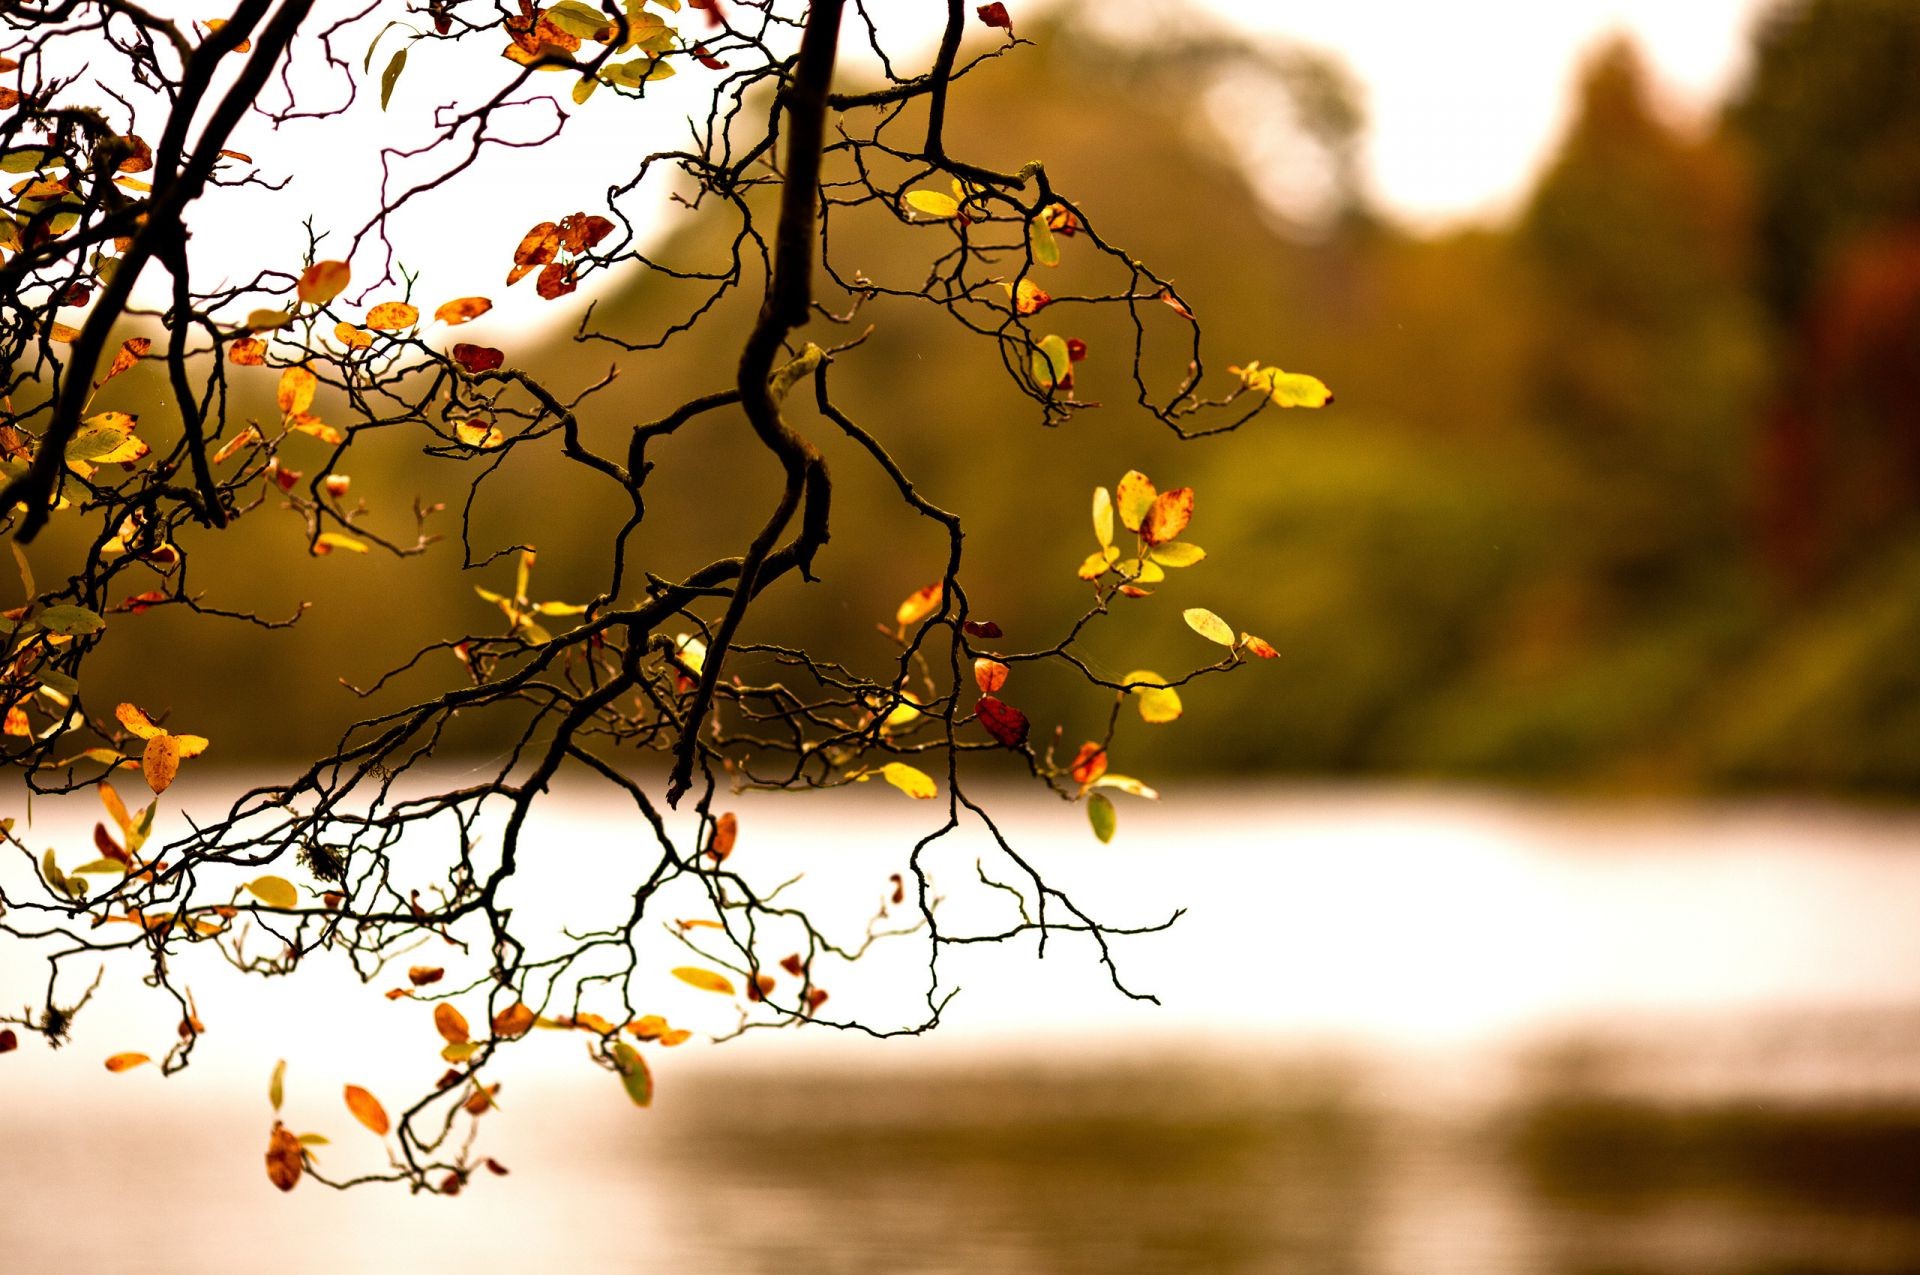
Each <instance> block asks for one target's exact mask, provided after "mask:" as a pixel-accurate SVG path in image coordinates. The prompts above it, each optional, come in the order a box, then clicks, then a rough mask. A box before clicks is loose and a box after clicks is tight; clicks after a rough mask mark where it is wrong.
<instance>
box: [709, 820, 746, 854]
mask: <svg viewBox="0 0 1920 1275" xmlns="http://www.w3.org/2000/svg"><path fill="white" fill-rule="evenodd" d="M739 835H740V820H739V819H738V818H737V817H735V815H734V813H733V811H731V810H729V811H727V812H726V813H725V814H723V815H721V816H720V817H719V818H718V819H716V820H714V824H713V837H712V839H711V840H710V841H708V842H707V856H708V857H709V858H711V859H712V860H713V861H714V862H715V863H724V862H726V859H727V856H728V855H730V854H732V853H733V842H734V838H736V837H738V836H739Z"/></svg>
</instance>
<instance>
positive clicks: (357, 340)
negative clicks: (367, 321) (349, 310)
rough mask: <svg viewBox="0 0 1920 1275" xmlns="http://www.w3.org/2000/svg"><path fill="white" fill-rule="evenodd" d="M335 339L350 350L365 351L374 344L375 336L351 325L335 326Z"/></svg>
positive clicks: (340, 324)
mask: <svg viewBox="0 0 1920 1275" xmlns="http://www.w3.org/2000/svg"><path fill="white" fill-rule="evenodd" d="M333 337H334V340H336V341H338V342H340V344H342V345H344V346H346V347H347V348H348V349H349V350H364V349H366V348H367V347H368V346H370V345H372V344H373V334H372V333H371V332H367V331H365V330H363V329H361V328H357V327H355V326H353V324H351V323H336V324H334V325H333Z"/></svg>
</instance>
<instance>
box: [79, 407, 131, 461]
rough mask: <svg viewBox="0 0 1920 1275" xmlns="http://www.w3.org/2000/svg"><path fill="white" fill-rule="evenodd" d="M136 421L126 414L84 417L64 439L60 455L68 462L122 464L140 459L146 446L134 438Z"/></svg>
mask: <svg viewBox="0 0 1920 1275" xmlns="http://www.w3.org/2000/svg"><path fill="white" fill-rule="evenodd" d="M135 424H136V421H135V418H134V417H132V416H129V415H128V414H127V413H125V412H100V413H97V414H96V415H93V416H89V417H87V419H86V420H84V421H82V422H81V423H80V428H79V429H77V430H75V431H74V432H73V437H72V438H70V439H68V440H67V446H66V450H65V451H64V452H63V453H62V455H63V456H64V457H65V458H66V459H67V461H68V462H69V463H72V462H75V461H78V462H80V463H81V464H83V465H116V464H120V465H124V464H130V463H131V462H133V461H136V460H139V459H140V458H141V457H142V456H145V455H146V454H147V452H148V450H149V449H148V447H147V445H146V444H145V443H143V442H141V441H140V439H138V438H137V437H135V436H134V432H133V430H134V425H135Z"/></svg>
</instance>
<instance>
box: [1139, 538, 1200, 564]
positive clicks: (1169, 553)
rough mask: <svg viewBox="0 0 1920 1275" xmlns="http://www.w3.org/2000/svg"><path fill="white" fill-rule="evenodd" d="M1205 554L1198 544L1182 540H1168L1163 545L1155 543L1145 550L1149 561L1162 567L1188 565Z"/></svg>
mask: <svg viewBox="0 0 1920 1275" xmlns="http://www.w3.org/2000/svg"><path fill="white" fill-rule="evenodd" d="M1206 556H1207V551H1206V550H1205V549H1202V548H1201V547H1200V546H1199V545H1196V544H1188V543H1187V542H1186V541H1184V540H1169V541H1167V543H1165V544H1163V545H1155V546H1154V547H1153V548H1151V549H1149V550H1147V558H1148V560H1149V561H1152V562H1157V563H1159V564H1160V565H1161V566H1163V567H1190V566H1192V565H1193V564H1194V563H1196V562H1199V561H1200V560H1201V559H1202V558H1205V557H1206Z"/></svg>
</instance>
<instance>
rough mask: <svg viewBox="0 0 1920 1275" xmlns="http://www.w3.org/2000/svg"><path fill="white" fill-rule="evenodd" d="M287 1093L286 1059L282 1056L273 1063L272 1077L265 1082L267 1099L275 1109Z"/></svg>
mask: <svg viewBox="0 0 1920 1275" xmlns="http://www.w3.org/2000/svg"><path fill="white" fill-rule="evenodd" d="M286 1094H287V1060H286V1059H284V1058H282V1059H281V1060H280V1061H279V1062H277V1063H275V1064H274V1065H273V1079H272V1080H269V1081H268V1082H267V1101H268V1102H270V1103H272V1104H273V1109H274V1110H275V1111H278V1110H280V1103H281V1101H282V1100H283V1099H285V1097H286Z"/></svg>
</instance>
